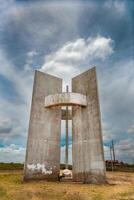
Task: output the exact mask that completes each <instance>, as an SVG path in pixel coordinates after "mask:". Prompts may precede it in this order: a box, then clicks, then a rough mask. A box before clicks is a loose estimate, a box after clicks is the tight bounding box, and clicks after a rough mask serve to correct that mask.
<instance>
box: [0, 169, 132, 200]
mask: <svg viewBox="0 0 134 200" xmlns="http://www.w3.org/2000/svg"><path fill="white" fill-rule="evenodd" d="M22 180H23V174H22V172H20V171H16V172H14V173H11V172H10V171H8V172H4V171H3V172H1V173H0V200H134V173H126V172H113V173H112V172H108V173H107V180H108V184H106V185H93V184H90V185H89V184H79V183H72V182H61V183H59V182H55V183H54V182H46V181H38V182H37V181H33V182H28V183H23V181H22Z"/></svg>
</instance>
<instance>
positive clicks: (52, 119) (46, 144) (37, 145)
mask: <svg viewBox="0 0 134 200" xmlns="http://www.w3.org/2000/svg"><path fill="white" fill-rule="evenodd" d="M61 92H62V80H61V79H59V78H57V77H54V76H51V75H48V74H45V73H42V72H39V71H36V72H35V80H34V87H33V97H32V105H31V115H30V123H29V134H28V144H27V152H26V162H25V170H24V180H29V179H46V180H58V174H59V171H60V127H61V109H60V108H53V109H47V108H45V107H44V100H45V97H46V96H48V95H50V94H55V93H61Z"/></svg>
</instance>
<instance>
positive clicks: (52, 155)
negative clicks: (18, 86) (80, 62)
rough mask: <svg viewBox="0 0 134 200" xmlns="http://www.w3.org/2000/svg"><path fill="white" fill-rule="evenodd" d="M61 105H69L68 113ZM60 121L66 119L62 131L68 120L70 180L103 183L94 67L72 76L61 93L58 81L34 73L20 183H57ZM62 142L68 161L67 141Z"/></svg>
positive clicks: (37, 72) (103, 168)
mask: <svg viewBox="0 0 134 200" xmlns="http://www.w3.org/2000/svg"><path fill="white" fill-rule="evenodd" d="M63 106H66V108H68V106H72V112H71V111H70V110H68V109H66V110H65V109H64V110H63V109H62V107H63ZM61 119H62V120H66V131H68V123H67V121H68V119H72V162H73V163H72V164H73V180H74V181H79V182H83V183H105V182H106V178H105V162H104V152H103V144H102V134H101V120H100V109H99V100H98V89H97V78H96V69H95V67H94V68H92V69H90V70H88V71H86V72H84V73H82V74H80V75H79V76H76V77H74V78H73V79H72V92H64V93H62V80H61V79H60V78H57V77H54V76H51V75H48V74H45V73H42V72H39V71H36V72H35V79H34V86H33V97H32V105H31V115H30V123H29V134H28V142H27V151H26V161H25V169H24V180H30V179H44V180H55V181H56V180H58V176H59V173H60V128H61ZM66 136H67V137H68V134H66ZM66 140H67V142H66V162H68V149H67V145H68V138H66ZM66 166H68V163H66Z"/></svg>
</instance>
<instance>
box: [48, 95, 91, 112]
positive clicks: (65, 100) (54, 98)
mask: <svg viewBox="0 0 134 200" xmlns="http://www.w3.org/2000/svg"><path fill="white" fill-rule="evenodd" d="M67 105H68V106H69V105H70V106H71V105H79V106H87V97H86V96H85V95H83V94H80V93H73V92H67V93H65V92H64V93H59V94H52V95H48V96H46V97H45V107H46V108H50V107H54V106H67Z"/></svg>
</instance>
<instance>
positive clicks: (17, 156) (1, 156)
mask: <svg viewBox="0 0 134 200" xmlns="http://www.w3.org/2000/svg"><path fill="white" fill-rule="evenodd" d="M24 158H25V148H23V147H20V146H17V145H15V144H10V145H9V146H6V147H0V162H7V163H8V162H20V163H22V162H24Z"/></svg>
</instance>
